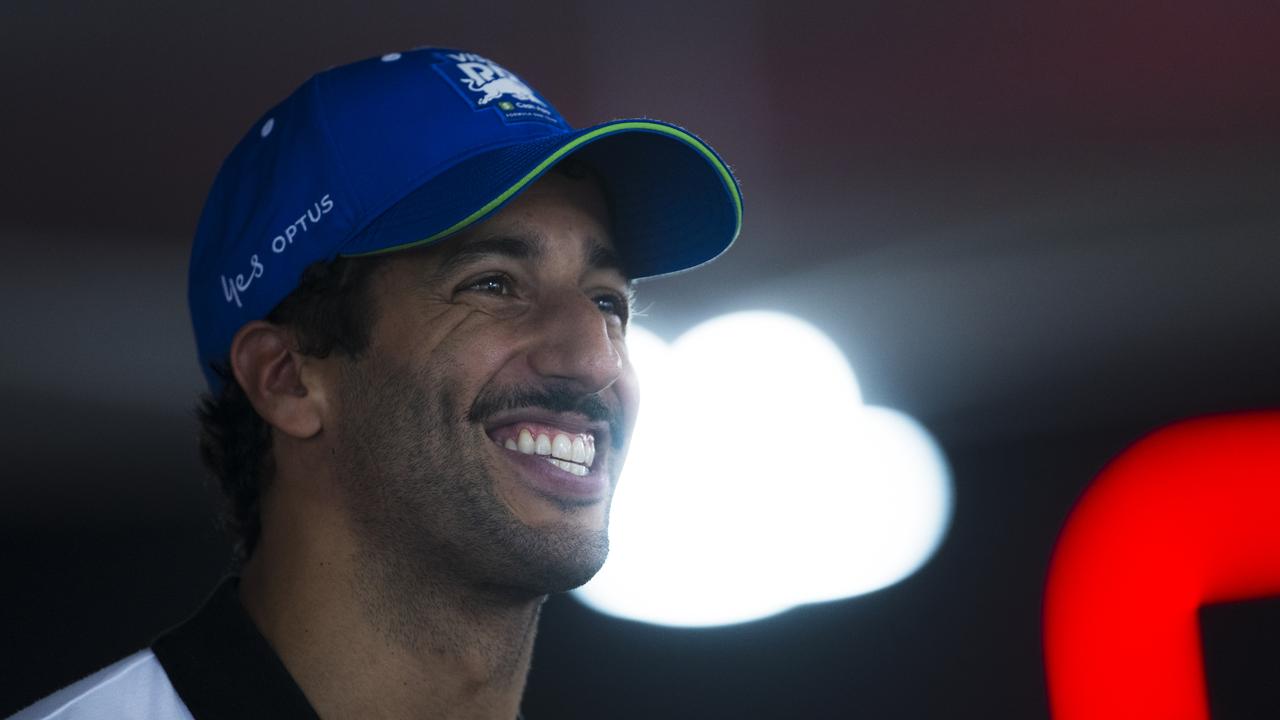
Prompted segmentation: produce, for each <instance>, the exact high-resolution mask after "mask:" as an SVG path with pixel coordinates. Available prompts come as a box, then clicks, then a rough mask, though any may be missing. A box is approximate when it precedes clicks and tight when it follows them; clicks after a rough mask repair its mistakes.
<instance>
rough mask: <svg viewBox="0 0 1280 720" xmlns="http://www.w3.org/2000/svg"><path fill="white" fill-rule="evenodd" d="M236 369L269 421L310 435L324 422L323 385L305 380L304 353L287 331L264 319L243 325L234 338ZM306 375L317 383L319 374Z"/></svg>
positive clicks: (284, 429)
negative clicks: (313, 385) (317, 385)
mask: <svg viewBox="0 0 1280 720" xmlns="http://www.w3.org/2000/svg"><path fill="white" fill-rule="evenodd" d="M230 359H231V369H232V371H233V372H234V373H235V377H236V380H237V381H238V382H239V383H240V387H241V388H243V389H244V392H245V395H247V396H248V398H249V402H250V403H251V404H252V405H253V408H254V409H255V410H257V411H258V414H259V415H261V416H262V419H263V420H266V421H267V424H269V425H271V426H272V427H274V428H276V429H277V430H279V431H280V432H283V433H285V434H286V435H289V436H292V437H295V438H298V439H306V438H310V437H313V436H315V435H316V433H318V432H320V430H321V429H322V428H323V426H324V422H323V419H324V412H323V410H324V408H323V402H324V397H325V393H324V392H323V389H322V388H318V387H308V386H307V384H306V383H305V382H304V373H303V371H302V370H303V369H302V363H303V362H304V356H303V355H301V354H300V353H298V352H296V351H295V350H294V348H293V338H292V336H291V335H290V334H289V332H288V331H287V330H285V329H284V328H282V327H280V326H279V325H275V324H273V323H269V322H267V321H265V320H255V321H253V322H251V323H249V324H247V325H245V326H244V327H242V328H240V330H239V332H237V333H236V336H235V338H234V339H233V340H232V341H231V358H230ZM305 379H307V380H310V381H312V382H315V381H316V376H315V375H307V376H306V377H305Z"/></svg>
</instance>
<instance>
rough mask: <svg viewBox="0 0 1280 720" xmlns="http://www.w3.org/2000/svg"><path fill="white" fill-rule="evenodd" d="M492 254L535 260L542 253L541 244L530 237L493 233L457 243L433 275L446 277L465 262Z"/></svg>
mask: <svg viewBox="0 0 1280 720" xmlns="http://www.w3.org/2000/svg"><path fill="white" fill-rule="evenodd" d="M494 255H498V256H502V257H508V258H512V259H515V260H531V259H532V260H536V259H537V258H539V257H541V255H542V244H541V243H539V242H537V241H536V240H533V239H530V238H525V237H519V236H512V235H494V236H492V237H486V238H480V239H478V240H469V241H467V242H464V243H462V244H461V245H459V246H458V247H457V248H455V249H454V251H453V252H452V253H450V254H449V255H448V256H447V257H445V259H444V260H443V261H441V263H440V267H438V268H437V269H436V272H435V275H436V277H446V276H448V275H449V274H451V273H452V272H453V271H455V270H457V269H458V268H460V267H462V266H464V265H466V264H467V263H470V262H473V261H474V260H476V259H479V258H483V257H492V256H494Z"/></svg>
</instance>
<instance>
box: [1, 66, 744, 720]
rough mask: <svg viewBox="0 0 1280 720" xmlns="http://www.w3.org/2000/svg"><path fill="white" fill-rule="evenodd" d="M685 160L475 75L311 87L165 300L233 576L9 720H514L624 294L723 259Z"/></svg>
mask: <svg viewBox="0 0 1280 720" xmlns="http://www.w3.org/2000/svg"><path fill="white" fill-rule="evenodd" d="M740 224H741V200H740V196H739V192H738V188H737V185H736V183H735V181H734V180H733V177H732V175H731V174H730V172H729V171H728V169H727V168H726V167H725V165H724V164H723V163H722V162H721V161H720V159H719V158H718V157H717V156H716V155H715V153H714V152H713V151H712V150H711V149H710V148H708V147H707V146H706V145H705V144H703V143H702V142H701V141H700V140H698V139H697V138H695V137H693V136H692V135H690V134H688V133H686V132H685V131H683V130H680V129H679V128H676V127H673V126H670V125H665V124H662V123H657V122H652V121H616V122H612V123H606V124H603V125H599V126H596V127H593V128H588V129H585V130H573V129H571V128H570V127H569V126H568V124H567V123H566V122H565V121H564V120H563V119H562V118H561V117H560V115H559V114H558V113H557V112H556V111H555V110H554V109H553V108H552V107H551V105H550V104H549V103H547V102H546V100H545V99H543V98H542V97H541V96H540V95H538V94H537V93H536V92H535V91H534V90H533V89H532V88H530V87H529V86H528V85H526V84H525V83H524V82H522V81H521V80H520V79H518V78H517V77H516V76H515V75H513V74H511V73H510V72H508V71H506V70H505V69H503V68H502V67H500V66H498V65H497V64H495V63H493V62H492V61H490V60H488V59H486V58H484V57H481V56H479V55H475V54H472V53H464V52H458V51H453V50H443V49H433V48H424V49H419V50H414V51H411V52H406V53H403V54H401V53H393V54H390V55H385V56H383V57H381V58H375V59H371V60H367V61H364V62H359V63H355V64H352V65H348V66H344V67H339V68H335V69H332V70H329V71H326V72H324V73H321V74H319V75H317V76H315V77H314V78H312V79H311V80H310V81H308V82H307V83H306V84H304V85H303V86H302V87H300V88H299V89H298V90H297V91H295V92H294V93H293V94H292V95H291V96H290V97H289V98H287V99H286V100H284V101H283V102H282V103H281V104H280V105H278V106H276V107H275V108H273V109H272V110H270V111H269V112H268V113H267V114H266V115H265V116H264V117H263V118H262V119H260V120H259V121H258V122H257V123H256V124H255V125H254V127H253V128H252V129H251V130H250V131H249V133H248V134H247V135H246V137H245V138H244V139H243V140H242V141H241V142H240V144H239V145H238V146H237V147H236V148H235V150H234V151H233V152H232V153H231V155H230V156H229V157H228V159H227V161H226V162H225V164H224V165H223V167H222V169H221V170H220V172H219V174H218V177H217V179H216V180H215V182H214V185H213V189H212V191H211V193H210V196H209V199H208V202H207V204H206V206H205V209H204V212H203V214H202V217H201V219H200V223H199V226H198V228H197V232H196V237H195V243H194V247H193V251H192V257H191V266H190V276H189V299H190V305H191V315H192V322H193V325H194V328H195V334H196V339H197V346H198V350H199V357H200V361H201V365H202V368H203V370H204V372H205V375H206V378H207V380H208V382H209V387H210V390H211V393H210V395H208V396H206V398H205V399H204V401H203V402H202V406H201V419H202V422H203V437H202V442H201V447H202V451H203V456H204V459H205V461H206V464H208V465H209V467H210V468H211V470H212V471H213V472H214V474H215V475H217V476H218V478H219V480H220V482H221V483H222V486H223V488H224V489H225V490H226V494H227V496H228V500H229V507H230V511H229V520H230V523H229V524H230V526H231V527H232V528H233V530H235V532H236V533H237V536H238V540H239V544H238V547H237V550H238V557H239V559H240V561H241V564H240V565H239V566H238V573H237V576H233V577H231V578H229V579H228V580H227V581H225V582H224V583H223V584H222V586H221V587H220V588H219V589H218V590H217V591H215V592H214V594H213V596H212V597H211V598H210V599H209V601H208V603H207V604H206V605H205V607H204V608H203V609H201V610H200V611H199V612H198V613H197V614H196V615H195V616H194V617H192V618H191V619H190V620H189V621H187V622H186V623H184V624H182V625H180V626H179V627H177V628H175V629H173V630H171V631H169V632H168V633H166V634H164V635H163V636H161V637H160V638H159V639H158V640H157V641H156V642H155V644H154V645H153V646H152V647H151V648H150V649H145V650H142V651H140V652H138V653H136V654H134V655H132V656H130V657H128V658H125V659H124V660H122V661H120V662H118V663H116V664H114V665H112V666H110V667H108V668H106V669H104V670H102V671H99V672H98V673H96V674H94V675H92V676H90V677H88V678H85V679H84V680H81V681H80V682H78V683H76V684H74V685H72V686H70V687H68V688H66V689H64V690H62V691H60V692H59V693H56V694H55V695H53V696H50V697H49V698H46V699H44V700H42V701H40V702H38V703H36V704H35V705H33V706H31V707H30V708H28V709H27V710H25V711H23V712H21V713H19V715H18V716H17V717H18V718H22V719H23V720H27V719H29V718H60V719H64V720H69V719H71V718H101V717H111V718H195V719H197V720H206V719H208V718H259V717H260V718H268V717H270V718H287V717H322V718H417V719H421V718H503V719H504V720H506V719H508V718H512V717H516V716H517V715H518V713H519V704H520V697H521V694H522V692H523V689H524V682H525V676H526V673H527V670H528V666H529V661H530V655H531V652H532V645H533V638H534V633H535V629H536V625H537V619H538V612H539V608H540V606H541V603H542V602H543V600H544V599H545V597H546V596H547V594H548V593H552V592H561V591H565V590H568V589H571V588H573V587H576V586H578V585H580V584H582V583H584V582H586V581H587V580H588V579H590V577H591V576H592V575H593V574H594V573H595V572H596V571H597V570H598V569H599V567H600V566H601V564H602V563H603V562H604V559H605V555H606V553H607V549H608V540H607V534H606V531H607V524H608V511H609V502H610V499H611V497H612V493H613V488H614V486H615V484H616V482H617V479H618V475H619V472H620V471H621V468H622V461H623V457H624V455H625V452H626V445H627V437H628V434H629V432H630V429H631V427H632V424H633V422H634V420H635V412H636V403H637V384H636V378H635V375H634V371H633V369H632V367H631V364H630V362H629V360H628V356H627V350H626V329H627V322H628V319H629V312H630V290H631V283H632V281H633V280H635V279H637V278H642V277H650V276H654V275H660V274H665V273H670V272H675V271H679V270H683V269H687V268H690V267H693V266H696V265H699V264H701V263H703V262H706V261H708V260H710V259H711V258H713V257H715V256H716V255H718V254H719V253H721V252H722V251H723V250H724V249H725V248H727V247H728V245H729V244H730V243H731V242H732V241H733V239H734V237H735V236H736V235H737V232H738V229H739V226H740Z"/></svg>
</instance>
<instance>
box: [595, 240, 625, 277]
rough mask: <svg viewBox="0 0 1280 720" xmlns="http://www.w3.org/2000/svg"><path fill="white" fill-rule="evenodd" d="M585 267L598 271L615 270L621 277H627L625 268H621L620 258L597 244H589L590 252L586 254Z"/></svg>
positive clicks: (609, 249) (607, 248)
mask: <svg viewBox="0 0 1280 720" xmlns="http://www.w3.org/2000/svg"><path fill="white" fill-rule="evenodd" d="M587 265H588V266H589V267H592V268H595V269H599V270H617V271H618V272H619V273H620V274H621V275H622V276H623V277H627V271H626V268H625V267H623V265H622V258H621V257H620V256H619V255H618V253H616V252H614V250H613V249H612V248H610V247H608V246H607V245H603V244H601V243H598V242H593V243H591V251H590V252H589V253H588V254H587ZM628 280H630V278H628Z"/></svg>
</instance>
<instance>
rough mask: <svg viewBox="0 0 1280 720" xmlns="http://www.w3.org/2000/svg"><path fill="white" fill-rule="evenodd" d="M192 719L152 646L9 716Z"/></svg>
mask: <svg viewBox="0 0 1280 720" xmlns="http://www.w3.org/2000/svg"><path fill="white" fill-rule="evenodd" d="M90 718H115V719H118V720H192V716H191V713H190V711H188V710H187V706H186V705H185V704H183V702H182V700H181V699H180V698H179V697H178V694H177V693H176V692H174V690H173V685H172V684H171V683H170V682H169V676H168V675H166V674H165V671H164V668H163V667H161V666H160V661H159V660H157V659H156V656H155V654H154V653H153V652H151V650H149V649H148V650H140V651H138V652H136V653H134V654H132V655H130V656H128V657H126V658H124V659H122V660H120V661H118V662H115V663H112V664H111V665H108V666H106V667H105V668H103V669H101V670H99V671H98V672H96V673H94V674H92V675H90V676H88V677H86V678H83V679H81V680H79V681H77V682H75V683H72V684H71V685H68V686H67V687H65V688H62V689H61V690H59V691H57V692H55V693H54V694H52V695H50V696H48V697H46V698H44V699H42V700H38V701H36V703H35V704H33V705H31V706H29V707H27V708H26V709H24V710H22V711H20V712H19V713H18V714H17V715H14V716H12V717H11V718H9V720H89V719H90Z"/></svg>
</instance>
